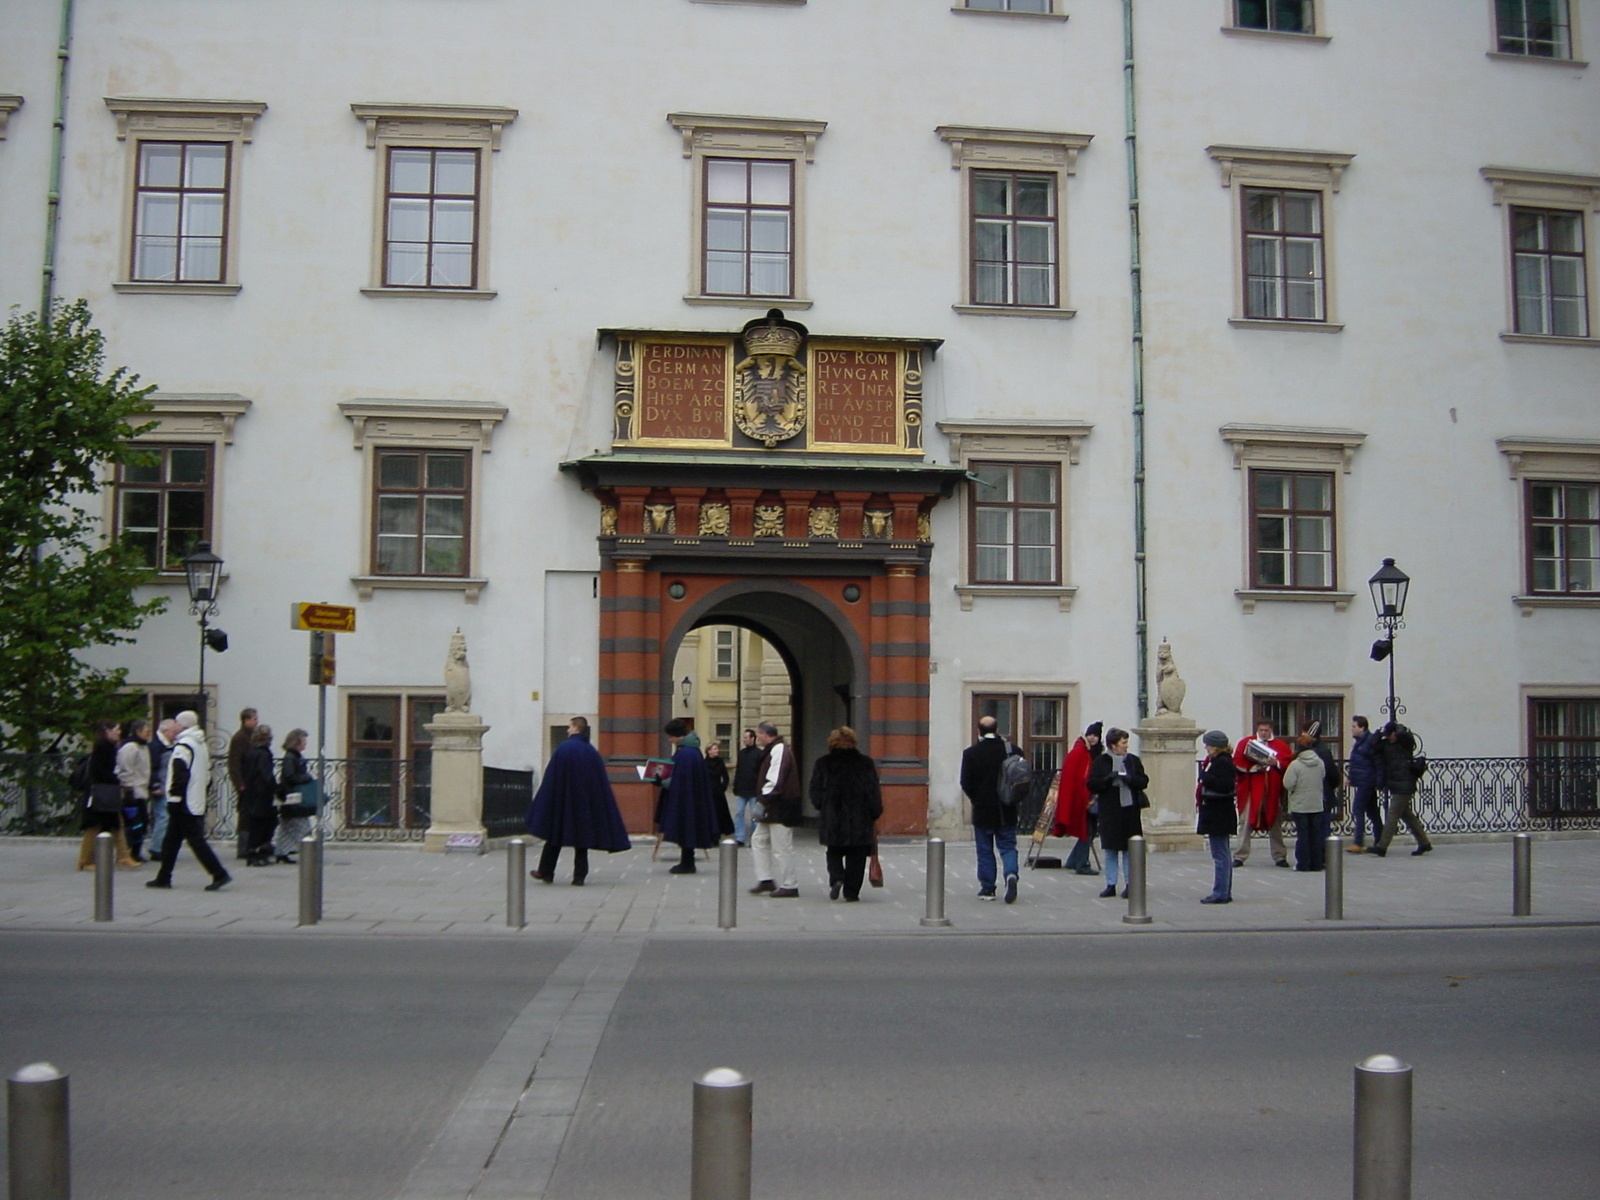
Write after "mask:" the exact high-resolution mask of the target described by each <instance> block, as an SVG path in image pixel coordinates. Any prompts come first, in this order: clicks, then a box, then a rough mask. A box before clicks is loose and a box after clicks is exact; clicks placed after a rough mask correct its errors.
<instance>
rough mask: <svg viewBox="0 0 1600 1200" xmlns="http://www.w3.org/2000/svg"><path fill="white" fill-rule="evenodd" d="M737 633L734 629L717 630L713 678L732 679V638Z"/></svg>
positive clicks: (733, 652) (733, 650) (733, 651)
mask: <svg viewBox="0 0 1600 1200" xmlns="http://www.w3.org/2000/svg"><path fill="white" fill-rule="evenodd" d="M737 633H738V631H737V630H734V629H718V630H717V640H716V646H715V655H716V661H715V662H714V663H713V678H716V679H732V678H733V674H734V666H735V664H734V654H735V647H734V638H735V636H736V635H737Z"/></svg>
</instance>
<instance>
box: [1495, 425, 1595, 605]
mask: <svg viewBox="0 0 1600 1200" xmlns="http://www.w3.org/2000/svg"><path fill="white" fill-rule="evenodd" d="M1496 445H1497V446H1498V447H1499V449H1500V451H1501V453H1502V454H1504V455H1505V456H1506V458H1507V460H1508V462H1509V464H1510V467H1511V478H1512V480H1513V481H1514V482H1515V483H1516V485H1517V490H1518V502H1519V504H1520V506H1521V512H1522V520H1521V538H1522V553H1521V556H1520V557H1521V560H1522V562H1521V569H1520V571H1519V574H1520V575H1521V576H1522V581H1521V582H1522V591H1521V594H1519V595H1518V596H1516V597H1515V603H1516V604H1517V606H1518V607H1519V608H1520V609H1521V610H1522V615H1523V616H1532V615H1533V612H1534V610H1535V609H1539V608H1600V439H1596V438H1538V437H1504V438H1500V439H1499V440H1498V441H1497V443H1496ZM1505 551H1506V553H1507V556H1508V557H1509V554H1510V551H1511V548H1510V547H1509V546H1508V547H1506V548H1505Z"/></svg>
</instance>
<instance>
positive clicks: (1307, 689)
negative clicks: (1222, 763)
mask: <svg viewBox="0 0 1600 1200" xmlns="http://www.w3.org/2000/svg"><path fill="white" fill-rule="evenodd" d="M1240 690H1241V692H1242V693H1243V703H1242V705H1241V707H1240V717H1239V721H1240V724H1239V728H1240V729H1241V730H1244V731H1246V732H1244V733H1241V734H1239V735H1236V736H1235V737H1234V740H1233V744H1234V745H1236V746H1237V745H1238V743H1239V739H1240V738H1241V737H1248V736H1250V735H1252V734H1254V733H1255V731H1256V724H1255V722H1256V701H1257V700H1258V699H1263V700H1338V701H1339V702H1340V704H1341V705H1342V706H1343V711H1342V715H1341V718H1340V720H1341V728H1339V729H1337V730H1335V731H1334V735H1333V738H1332V740H1333V742H1334V744H1335V746H1344V745H1346V744H1347V743H1348V740H1349V736H1350V718H1351V717H1353V716H1355V715H1356V714H1357V713H1360V712H1361V709H1360V708H1358V707H1357V706H1356V686H1355V684H1353V683H1323V682H1315V683H1314V682H1307V681H1304V680H1301V681H1291V682H1289V683H1272V682H1263V681H1261V680H1254V681H1251V680H1246V681H1245V682H1244V683H1242V684H1241V685H1240ZM1380 702H1381V701H1380ZM1362 715H1363V716H1367V718H1368V719H1369V720H1370V721H1371V722H1372V727H1373V728H1374V729H1376V728H1377V727H1378V726H1379V725H1381V724H1382V723H1383V720H1387V718H1383V719H1380V718H1379V716H1378V715H1376V714H1366V713H1362ZM1299 732H1300V731H1299V730H1298V729H1295V730H1290V731H1288V732H1285V731H1284V730H1282V729H1279V728H1277V727H1276V726H1274V727H1273V733H1274V734H1275V735H1276V736H1278V737H1280V738H1283V740H1284V741H1286V742H1290V743H1292V742H1293V741H1294V738H1295V735H1296V734H1298V733H1299ZM1323 732H1324V735H1325V736H1324V740H1328V739H1327V738H1326V733H1327V731H1326V730H1324V731H1323ZM1345 757H1346V755H1344V754H1341V753H1339V752H1338V750H1337V749H1336V750H1335V751H1334V758H1336V759H1338V760H1339V761H1341V762H1342V761H1343V760H1344V758H1345Z"/></svg>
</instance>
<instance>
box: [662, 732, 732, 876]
mask: <svg viewBox="0 0 1600 1200" xmlns="http://www.w3.org/2000/svg"><path fill="white" fill-rule="evenodd" d="M662 732H664V733H665V734H666V735H667V741H669V742H671V743H672V750H673V753H672V777H671V778H670V779H668V780H667V782H666V784H665V786H663V787H662V789H661V797H660V799H659V800H657V801H656V826H657V827H658V828H659V829H660V830H661V840H662V841H664V842H675V843H676V844H677V845H678V847H679V848H680V849H681V850H682V851H683V853H682V855H681V856H680V857H679V859H678V864H677V866H675V867H673V868H672V872H671V873H672V874H674V875H693V874H694V873H695V865H694V852H695V851H696V850H697V849H700V848H701V847H705V848H710V847H712V846H715V845H716V844H717V810H716V807H715V805H716V804H717V803H718V802H717V800H716V798H715V797H714V796H713V794H712V792H711V777H710V776H709V775H707V774H706V760H705V758H704V756H703V755H701V753H700V739H699V737H697V736H696V735H695V733H694V731H693V730H691V729H690V728H689V723H688V722H687V721H683V720H680V719H677V718H674V719H673V720H671V721H668V722H667V724H666V727H665V729H663V730H662ZM722 808H723V813H724V815H726V813H727V804H726V803H725V802H724V803H723V805H722Z"/></svg>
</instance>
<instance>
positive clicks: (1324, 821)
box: [1289, 812, 1328, 871]
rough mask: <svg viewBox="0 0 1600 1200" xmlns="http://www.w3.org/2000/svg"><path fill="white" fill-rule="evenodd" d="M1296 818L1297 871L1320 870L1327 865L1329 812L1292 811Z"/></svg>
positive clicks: (1295, 851)
mask: <svg viewBox="0 0 1600 1200" xmlns="http://www.w3.org/2000/svg"><path fill="white" fill-rule="evenodd" d="M1289 815H1290V816H1292V817H1293V818H1294V832H1295V838H1294V865H1295V869H1296V870H1297V871H1320V870H1322V869H1323V867H1324V866H1325V865H1326V864H1325V862H1324V861H1323V860H1324V859H1326V858H1327V854H1326V853H1324V848H1325V847H1326V846H1327V842H1325V841H1324V840H1323V839H1324V838H1326V837H1327V836H1328V814H1327V813H1319V812H1314V813H1290V814H1289Z"/></svg>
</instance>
